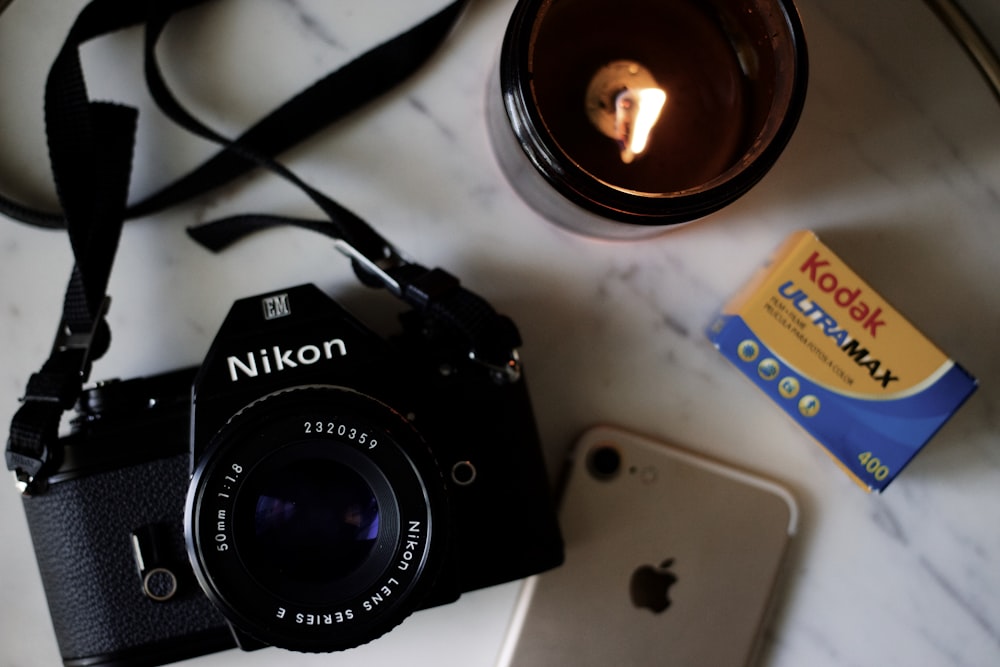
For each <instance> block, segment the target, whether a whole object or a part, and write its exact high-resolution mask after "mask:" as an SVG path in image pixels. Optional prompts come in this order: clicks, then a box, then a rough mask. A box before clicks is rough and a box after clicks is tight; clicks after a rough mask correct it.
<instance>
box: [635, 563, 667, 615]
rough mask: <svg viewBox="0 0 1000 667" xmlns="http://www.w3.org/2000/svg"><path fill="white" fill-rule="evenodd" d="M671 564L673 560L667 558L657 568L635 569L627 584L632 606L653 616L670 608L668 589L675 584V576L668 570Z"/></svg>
mask: <svg viewBox="0 0 1000 667" xmlns="http://www.w3.org/2000/svg"><path fill="white" fill-rule="evenodd" d="M673 564H674V559H673V558H668V559H667V560H665V561H663V562H662V563H660V566H659V567H654V566H652V565H641V566H639V567H638V568H636V570H635V572H633V573H632V581H631V582H630V584H629V594H630V595H631V597H632V604H634V605H635V606H636V607H639V608H640V609H649V610H650V611H652V612H653V613H654V614H662V613H663V612H664V611H666V610H667V607H669V606H670V587H671V586H673V585H674V584H675V583H677V575H676V574H674V573H673V572H672V571H671V569H670V568H671V567H672V566H673Z"/></svg>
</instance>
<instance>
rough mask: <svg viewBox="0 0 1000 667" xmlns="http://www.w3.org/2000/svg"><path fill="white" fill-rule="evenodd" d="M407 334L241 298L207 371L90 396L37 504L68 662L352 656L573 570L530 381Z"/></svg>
mask: <svg viewBox="0 0 1000 667" xmlns="http://www.w3.org/2000/svg"><path fill="white" fill-rule="evenodd" d="M402 319H403V328H402V331H401V332H400V333H399V334H397V335H395V336H393V337H390V338H388V339H385V338H382V337H380V336H378V335H377V334H375V333H374V332H372V331H371V330H370V329H369V328H367V327H366V326H365V325H364V324H362V323H361V322H360V321H358V320H357V319H356V318H355V317H353V316H352V315H351V314H349V313H348V312H347V311H346V310H344V309H343V308H342V307H341V306H339V305H338V304H337V303H335V302H334V301H333V300H332V299H330V298H329V297H328V296H326V295H325V294H324V293H323V292H321V291H320V290H319V289H318V288H316V287H315V286H313V285H304V286H299V287H295V288H292V289H289V290H286V291H282V292H276V293H270V294H266V295H262V296H258V297H253V298H248V299H243V300H240V301H238V302H236V304H235V305H234V306H233V308H232V310H231V311H230V313H229V315H228V317H227V318H226V320H225V322H224V324H223V326H222V328H221V330H220V332H219V334H218V336H217V337H216V339H215V341H214V343H213V344H212V346H211V349H210V351H209V353H208V356H207V358H206V359H205V361H204V363H203V364H202V365H201V367H200V368H197V369H186V370H180V371H176V372H172V373H167V374H164V375H159V376H153V377H148V378H140V379H133V380H125V381H113V382H107V383H103V384H101V385H99V386H97V387H96V388H93V389H89V390H87V391H85V392H84V393H83V394H82V395H81V396H80V397H79V400H78V401H77V407H76V416H75V418H74V420H73V430H72V433H70V434H69V435H67V436H64V437H63V438H61V440H60V443H61V445H62V450H63V455H62V460H61V463H60V465H59V468H58V469H57V470H56V471H55V472H54V473H53V474H50V475H49V477H48V488H47V490H46V492H45V493H40V494H38V495H35V496H33V497H27V498H25V501H24V505H25V509H26V512H27V516H28V523H29V527H30V530H31V534H32V539H33V542H34V547H35V552H36V555H37V559H38V565H39V568H40V570H41V574H42V579H43V583H44V585H45V591H46V595H47V597H48V602H49V609H50V613H51V616H52V621H53V624H54V627H55V633H56V636H57V639H58V642H59V646H60V650H61V653H62V656H63V658H64V662H65V664H67V665H80V666H82V665H155V664H164V663H167V662H172V661H176V660H181V659H185V658H188V657H192V656H196V655H201V654H205V653H210V652H214V651H218V650H223V649H226V648H231V647H234V646H239V647H241V648H244V649H254V648H259V647H263V646H279V647H282V648H286V649H291V650H296V651H310V652H319V651H335V650H340V649H346V648H350V647H353V646H357V645H359V644H362V643H365V642H367V641H370V640H372V639H374V638H376V637H378V636H380V635H382V634H383V633H385V632H387V631H388V630H390V629H391V628H392V627H394V626H395V625H397V624H398V623H400V622H401V621H402V620H403V619H404V618H405V617H406V616H407V615H408V614H410V613H411V612H413V611H415V610H418V609H422V608H426V607H430V606H434V605H439V604H444V603H447V602H451V601H454V600H455V599H457V598H458V597H459V595H460V594H461V593H462V592H464V591H468V590H472V589H476V588H480V587H484V586H490V585H493V584H497V583H501V582H506V581H510V580H513V579H516V578H520V577H524V576H527V575H530V574H534V573H537V572H540V571H542V570H545V569H548V568H550V567H553V566H555V565H557V564H559V563H560V562H561V561H562V555H563V554H562V542H561V538H560V534H559V529H558V525H557V522H556V518H555V514H554V511H553V506H552V498H551V496H550V490H549V486H548V480H547V475H546V472H545V467H544V461H543V458H542V454H541V448H540V446H539V442H538V436H537V433H536V427H535V424H534V419H533V415H532V411H531V406H530V403H529V399H528V394H527V391H526V388H525V383H524V381H523V379H521V378H520V377H518V374H517V368H516V367H515V366H513V365H512V366H510V367H508V368H507V369H506V373H504V372H503V369H499V368H489V367H486V366H484V365H483V364H482V363H481V362H480V361H479V360H476V359H472V358H469V356H468V355H467V354H465V353H458V352H456V350H457V349H460V348H461V346H455V345H452V344H451V342H452V341H451V340H450V339H449V336H448V334H447V333H442V332H441V331H435V327H434V326H433V325H430V326H429V323H428V321H427V319H426V318H424V317H423V316H421V315H419V314H418V313H417V311H416V310H413V311H408V312H407V313H404V315H403V317H402ZM503 319H504V320H505V321H506V322H507V323H508V324H510V326H511V327H513V324H511V323H510V322H509V320H506V318H503Z"/></svg>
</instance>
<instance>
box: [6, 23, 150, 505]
mask: <svg viewBox="0 0 1000 667" xmlns="http://www.w3.org/2000/svg"><path fill="white" fill-rule="evenodd" d="M92 19H93V14H92V13H87V12H84V13H83V14H82V15H81V16H80V19H79V20H78V21H77V23H76V24H75V25H74V28H73V30H72V31H71V33H70V36H69V38H68V39H67V41H66V44H65V45H64V47H63V48H62V50H61V51H60V52H59V55H58V56H57V57H56V60H55V62H54V64H53V66H52V69H51V71H50V74H49V77H48V80H47V82H46V87H45V126H46V133H47V137H48V143H49V160H50V162H51V165H52V173H53V177H54V179H55V183H56V191H57V192H58V195H59V201H60V203H61V205H62V207H63V210H64V212H65V217H66V221H67V226H68V229H69V238H70V245H71V246H72V248H73V255H74V257H75V258H76V264H75V266H74V267H73V271H72V274H71V277H70V281H69V286H68V287H67V289H66V297H65V300H64V302H63V315H62V321H61V322H60V325H59V329H58V331H57V334H56V340H55V342H54V344H53V347H52V352H51V354H50V356H49V358H48V360H47V361H46V362H45V364H44V365H43V366H42V369H41V370H40V371H39V372H38V373H35V374H34V375H33V376H32V377H31V379H30V380H29V381H28V386H27V390H26V392H25V396H24V401H23V403H22V405H21V407H20V408H19V409H18V411H17V412H16V413H15V415H14V418H13V420H12V422H11V433H10V439H9V440H8V447H7V451H6V462H7V466H8V468H9V469H11V470H12V471H14V472H15V474H16V475H17V478H18V482H19V483H20V484H21V485H22V488H23V489H24V491H25V492H26V493H38V492H40V491H42V490H44V485H45V474H46V473H47V472H48V471H49V470H50V469H51V468H53V467H55V466H57V465H58V463H59V454H60V452H59V450H58V446H57V443H58V428H59V422H60V419H61V416H62V413H63V412H64V411H65V410H67V409H69V408H70V407H72V405H73V402H74V401H75V399H76V396H77V394H78V393H79V391H80V387H81V385H82V383H83V382H84V381H85V379H86V378H87V376H88V375H89V372H90V364H91V362H92V361H93V360H94V359H95V358H97V357H99V356H101V355H102V354H103V353H104V351H105V350H106V349H107V347H108V344H109V343H110V332H109V330H108V327H107V323H106V322H105V320H104V315H105V312H106V310H107V305H108V298H107V296H106V294H105V292H106V289H107V283H108V278H109V276H110V273H111V264H112V261H113V258H114V255H115V251H116V249H117V247H118V239H119V236H120V234H121V228H122V221H123V215H124V210H125V204H126V200H127V197H128V186H129V176H130V174H131V170H132V151H133V145H134V143H135V131H136V124H137V116H138V114H137V113H136V111H135V110H134V109H131V108H129V107H124V106H119V105H114V104H108V103H101V102H91V101H90V100H89V98H88V96H87V89H86V84H85V82H84V78H83V71H82V69H81V66H80V58H79V50H78V49H79V45H80V44H82V43H83V42H84V41H86V40H87V39H88V38H89V37H90V35H91V29H92V27H93V25H92Z"/></svg>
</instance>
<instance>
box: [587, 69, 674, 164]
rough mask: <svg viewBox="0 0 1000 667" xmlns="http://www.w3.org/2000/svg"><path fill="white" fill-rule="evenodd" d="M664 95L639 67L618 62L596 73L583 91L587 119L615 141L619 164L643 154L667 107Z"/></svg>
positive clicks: (626, 162)
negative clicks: (585, 98) (585, 97)
mask: <svg viewBox="0 0 1000 667" xmlns="http://www.w3.org/2000/svg"><path fill="white" fill-rule="evenodd" d="M667 98H668V95H667V91H665V90H664V89H663V88H662V87H660V86H659V85H658V84H657V82H656V80H655V79H654V78H653V75H652V74H651V73H650V72H649V70H647V69H646V68H645V67H643V66H642V65H640V64H639V63H636V62H632V61H627V60H618V61H615V62H613V63H611V64H609V65H606V66H604V67H602V68H601V69H600V70H598V72H597V74H595V75H594V78H593V79H592V80H591V82H590V86H588V88H587V100H586V104H587V115H588V116H589V117H590V121H591V122H592V123H593V124H594V125H595V126H596V127H597V129H598V130H600V131H601V133H602V134H604V135H605V136H607V137H610V138H611V139H614V140H615V143H617V144H618V149H619V152H620V155H621V159H622V162H624V163H625V164H631V163H632V162H633V161H635V159H636V158H637V157H639V156H640V155H642V153H643V152H645V150H646V148H647V147H648V145H649V138H650V135H651V134H652V132H653V129H654V128H655V127H656V124H657V122H658V121H659V119H660V116H661V115H662V113H663V109H664V108H665V107H666V105H667Z"/></svg>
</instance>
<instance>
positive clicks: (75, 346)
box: [0, 0, 520, 493]
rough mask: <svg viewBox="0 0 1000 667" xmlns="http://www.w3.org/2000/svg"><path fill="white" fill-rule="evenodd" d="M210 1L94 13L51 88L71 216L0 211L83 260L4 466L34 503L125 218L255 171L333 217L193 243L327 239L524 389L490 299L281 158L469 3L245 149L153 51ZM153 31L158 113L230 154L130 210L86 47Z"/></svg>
mask: <svg viewBox="0 0 1000 667" xmlns="http://www.w3.org/2000/svg"><path fill="white" fill-rule="evenodd" d="M205 1H206V0H93V1H92V2H91V3H90V4H89V5H87V7H85V8H84V10H83V11H82V12H81V14H80V16H79V17H78V19H77V21H76V23H75V24H74V26H73V28H72V30H71V32H70V35H69V37H68V38H67V40H66V43H65V45H64V46H63V48H62V50H61V51H60V54H59V56H58V57H57V59H56V62H55V63H54V64H53V67H52V70H51V71H50V75H49V79H48V81H47V84H46V97H45V99H46V132H47V134H48V139H49V146H50V161H51V164H52V171H53V175H54V178H55V181H56V186H57V192H58V194H59V199H60V204H61V205H62V207H63V213H62V214H49V213H45V212H42V211H33V210H31V209H30V208H28V207H24V206H21V205H20V204H18V203H16V202H14V201H12V200H8V199H5V198H2V197H0V212H3V213H5V214H7V215H9V216H10V217H13V218H15V219H18V220H21V221H23V222H27V223H29V224H33V225H37V226H42V227H53V228H60V227H66V228H67V229H68V231H69V236H70V240H71V245H72V247H73V253H74V256H75V258H76V266H75V267H74V270H73V274H72V278H71V281H70V285H69V287H68V289H67V294H66V300H65V302H64V314H63V322H62V324H61V325H60V330H59V333H58V335H57V339H56V343H55V345H54V346H53V351H52V354H51V356H50V358H49V360H48V361H47V362H46V363H45V365H44V366H43V368H42V370H41V371H40V372H39V373H36V374H35V375H34V376H32V378H31V379H30V380H29V382H28V388H27V391H26V395H25V398H24V403H23V405H22V406H21V409H20V410H19V411H18V413H17V414H16V415H15V418H14V421H13V423H12V426H11V435H10V438H9V440H8V446H7V452H6V459H7V465H8V468H10V469H11V470H13V471H14V472H15V475H16V476H17V477H18V480H19V482H20V484H21V485H22V488H23V489H24V491H25V492H26V493H39V492H42V491H44V489H45V479H46V473H47V472H48V471H50V470H52V469H54V468H55V467H57V466H58V464H59V458H60V457H59V454H60V452H59V448H58V426H59V421H60V418H61V415H62V413H63V412H64V411H65V410H67V409H69V408H70V407H71V406H72V404H73V402H74V400H75V398H76V396H77V395H78V393H79V391H80V389H81V387H82V384H83V383H84V382H85V381H86V379H87V378H88V376H89V372H90V364H91V363H92V361H93V360H94V359H96V358H98V357H99V356H100V355H102V354H103V353H104V351H105V350H106V348H107V345H108V342H109V340H110V334H109V332H108V329H107V324H106V322H105V321H104V314H105V312H106V309H107V305H108V303H109V299H108V297H107V296H106V294H105V292H106V289H107V282H108V277H109V275H110V271H111V266H112V263H113V260H114V255H115V251H116V249H117V245H118V238H119V235H120V233H121V228H122V222H123V221H124V219H125V218H126V217H127V216H130V215H131V216H138V215H147V214H149V213H151V212H153V211H156V210H159V209H161V208H165V207H167V206H170V205H172V204H175V203H178V202H180V201H183V200H185V199H189V198H191V197H195V196H198V195H199V194H202V193H204V192H207V191H208V190H210V189H212V188H214V187H217V186H218V185H221V184H223V183H225V182H228V181H230V180H232V179H233V178H235V177H237V176H239V175H241V174H243V173H245V172H247V171H248V170H250V169H252V168H254V167H256V166H262V167H265V168H267V169H269V170H271V171H272V172H274V173H275V174H277V175H279V176H281V177H283V178H285V179H286V180H288V181H289V182H291V183H293V184H294V185H296V186H297V187H299V188H300V189H301V190H302V191H303V192H304V193H305V194H306V195H307V196H309V197H310V198H311V199H312V200H313V201H314V202H315V203H316V204H317V206H318V207H319V208H320V210H321V211H323V213H324V214H326V216H327V217H328V219H327V220H324V221H304V220H296V219H288V218H280V217H274V216H254V215H251V216H237V217H234V218H229V219H227V220H223V221H219V222H218V223H215V224H210V225H207V226H205V227H203V228H201V229H200V230H196V231H195V232H193V233H192V236H194V237H195V238H196V239H200V240H202V242H203V243H205V245H206V246H208V247H214V249H221V248H222V247H225V246H226V245H228V244H229V243H231V242H232V241H234V240H236V239H238V238H240V237H242V236H245V235H246V234H248V233H252V232H254V231H256V230H258V229H263V228H267V227H273V226H275V225H296V226H300V227H306V228H309V229H312V230H313V231H318V232H321V233H323V234H326V235H328V236H330V237H332V238H334V239H335V240H336V247H337V248H338V249H339V250H341V252H343V253H344V254H346V255H347V256H348V257H350V258H351V260H352V262H353V263H354V266H355V270H356V272H357V273H358V275H359V277H361V278H362V280H363V281H364V282H365V283H366V284H369V285H373V286H383V287H387V288H388V289H390V290H391V291H392V292H393V293H394V294H396V295H397V296H399V297H400V298H402V299H403V300H405V301H406V302H408V303H409V304H411V305H412V306H414V308H415V310H414V313H416V314H417V315H418V316H420V317H422V318H424V319H425V320H426V321H428V322H431V323H433V326H435V327H439V328H443V329H445V330H446V333H447V336H448V337H449V339H455V340H458V341H459V344H460V345H462V346H463V347H464V348H465V350H466V351H467V352H468V354H469V356H470V357H471V358H473V359H475V360H477V361H479V362H481V363H482V364H484V365H485V366H487V367H488V368H489V369H490V370H491V371H493V373H494V375H495V377H496V378H497V380H498V381H507V382H509V381H513V380H516V379H517V377H518V376H519V365H518V363H517V357H516V348H517V347H519V346H520V338H519V335H518V333H517V329H516V327H515V326H514V324H513V322H511V321H510V320H509V319H508V318H506V317H504V316H502V315H499V314H497V313H496V312H495V311H494V310H493V308H492V307H491V306H490V305H489V304H488V303H487V302H486V301H485V300H484V299H482V298H481V297H479V296H478V295H475V294H473V293H472V292H470V291H469V290H467V289H465V288H463V287H461V285H460V284H459V282H458V280H457V279H455V278H454V277H453V276H451V275H450V274H448V273H447V272H445V271H442V270H441V269H431V270H428V269H426V268H424V267H422V266H420V265H419V264H415V263H412V262H409V261H407V260H405V259H404V258H403V257H402V255H401V254H400V253H399V252H398V251H397V250H396V249H395V248H393V246H392V245H391V244H389V243H388V242H387V241H386V240H385V239H384V238H382V237H381V236H380V235H379V234H378V233H377V232H375V230H373V229H372V228H371V227H369V226H368V225H367V224H366V223H365V222H364V221H363V220H362V219H361V218H359V217H358V216H357V215H355V214H354V213H352V212H351V211H349V210H347V209H346V208H344V207H343V206H341V205H340V204H338V203H337V202H335V201H334V200H332V199H330V198H329V197H327V196H326V195H325V194H323V193H322V192H320V191H318V190H316V189H315V188H313V187H312V186H310V185H309V184H308V183H305V182H304V181H303V180H301V179H300V178H299V177H298V176H297V175H296V174H294V173H293V172H292V171H290V170H289V169H287V168H286V167H285V166H284V165H282V164H281V163H280V162H278V161H277V160H276V159H275V156H276V155H277V154H279V153H280V152H282V151H283V150H285V149H287V148H289V147H291V146H293V145H294V144H296V143H298V142H300V141H302V140H303V139H304V138H306V137H308V136H310V135H311V134H312V133H314V132H315V131H317V130H318V129H320V128H321V127H323V126H325V125H327V124H329V123H331V122H333V121H334V120H337V119H338V118H341V117H343V116H344V115H346V114H348V113H350V112H351V111H353V110H354V109H356V108H357V107H359V106H361V105H363V104H365V103H366V102H368V101H369V100H371V99H373V98H374V97H376V96H378V95H380V94H381V93H383V92H385V91H387V90H389V89H390V88H392V87H394V86H396V85H397V84H398V83H399V82H401V81H402V80H404V79H405V78H406V77H408V76H409V75H410V74H412V73H413V72H414V71H416V69H417V68H419V66H420V65H421V64H423V63H424V62H425V61H426V60H427V59H428V58H429V57H430V56H431V54H432V53H433V52H434V51H435V49H436V48H437V46H438V45H439V44H440V43H441V42H442V41H443V40H444V38H445V36H446V35H447V33H448V32H449V31H450V29H451V27H452V25H453V24H454V22H455V20H456V19H457V18H458V16H459V15H460V13H461V11H462V9H463V8H464V7H465V5H466V4H467V3H468V0H460V1H457V2H452V3H451V4H449V5H448V6H446V7H445V8H444V9H443V10H441V11H440V12H438V13H437V14H435V15H434V16H432V17H431V18H429V19H427V20H426V21H424V22H422V23H421V24H419V25H418V26H416V27H415V28H413V29H411V30H409V31H407V32H405V33H403V34H401V35H399V36H398V37H396V38H394V39H392V40H389V41H388V42H386V43H384V44H382V45H380V46H377V47H375V48H374V49H372V50H371V51H369V52H368V53H366V54H364V55H362V56H361V57H359V58H358V59H356V60H355V61H353V62H351V63H349V64H348V65H346V66H344V67H343V68H341V69H339V70H337V71H336V72H333V73H332V74H330V75H329V76H327V77H325V78H324V79H322V80H321V81H319V82H317V83H316V84H314V85H313V86H311V87H310V88H309V89H307V90H305V91H303V92H302V93H300V94H299V95H297V96H295V97H293V98H292V99H291V100H289V101H288V102H287V103H286V104H284V105H282V106H281V107H280V108H279V109H277V110H275V111H274V112H273V113H271V114H270V115H269V116H267V117H266V118H265V119H263V120H262V121H260V122H259V123H257V124H256V125H255V126H254V127H252V128H251V129H250V130H248V131H247V132H245V133H244V134H243V135H242V136H241V137H239V138H237V139H228V138H226V137H223V136H222V135H220V134H218V133H216V132H215V131H213V130H211V129H210V128H208V127H207V126H205V125H204V124H203V123H201V122H200V121H198V120H197V119H196V118H194V117H193V116H192V115H191V114H190V113H189V112H188V111H187V110H186V109H184V108H183V107H182V106H181V104H180V103H179V102H178V101H177V99H176V98H175V97H174V96H173V94H172V93H171V91H170V90H169V87H168V86H167V84H166V82H165V81H164V79H163V77H162V74H161V72H160V68H159V65H158V63H157V60H156V44H157V41H158V39H159V37H160V35H161V34H162V32H163V29H164V27H165V25H166V23H167V21H168V20H169V18H170V17H171V16H173V15H174V14H176V13H177V12H179V11H181V10H184V9H187V8H189V7H192V6H194V5H197V4H201V3H202V2H205ZM138 23H145V24H146V42H145V54H144V55H145V73H146V81H147V85H148V86H149V89H150V92H151V94H152V96H153V99H154V100H155V101H156V103H157V105H158V106H159V107H160V108H161V109H162V110H163V111H164V112H165V113H166V114H167V115H168V116H169V117H170V118H171V119H172V120H174V121H175V122H177V123H178V124H180V125H181V126H182V127H184V128H186V129H187V130H189V131H191V132H193V133H195V134H197V135H199V136H202V137H204V138H206V139H209V140H211V141H215V142H217V143H219V144H221V145H222V146H223V150H222V151H221V152H220V153H219V154H217V155H216V156H214V157H213V158H212V159H210V160H209V161H207V162H206V163H205V164H203V165H202V166H201V167H199V168H197V169H196V170H195V171H193V172H192V173H191V174H189V175H188V176H186V177H184V178H182V179H180V180H179V181H177V182H176V183H174V184H172V185H170V186H168V187H167V188H165V189H164V190H162V191H161V192H160V193H158V194H156V195H154V196H153V197H151V198H150V199H147V200H145V201H143V202H139V203H138V204H135V205H133V206H131V207H127V206H126V200H127V192H128V179H129V173H130V170H131V159H132V150H133V145H134V141H135V126H136V115H137V114H136V111H135V110H134V109H130V108H127V107H122V106H118V105H110V104H104V103H96V102H91V101H90V100H89V99H88V97H87V92H86V85H85V82H84V78H83V72H82V69H81V67H80V60H79V47H80V45H82V44H83V43H84V42H86V41H88V40H90V39H93V38H95V37H98V36H100V35H103V34H106V33H108V32H112V31H114V30H118V29H120V28H123V27H127V26H131V25H136V24H138Z"/></svg>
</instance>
